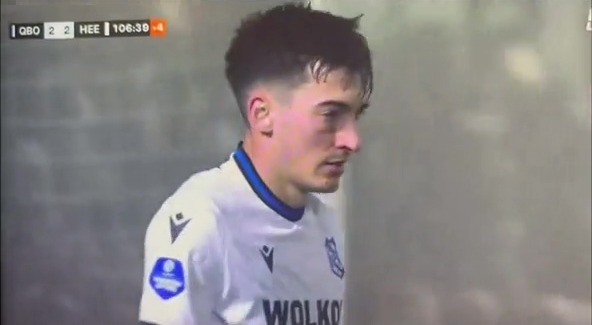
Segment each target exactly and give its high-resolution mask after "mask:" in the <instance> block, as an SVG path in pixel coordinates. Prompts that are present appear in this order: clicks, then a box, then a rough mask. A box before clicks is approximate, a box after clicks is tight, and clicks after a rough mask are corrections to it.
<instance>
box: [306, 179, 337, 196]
mask: <svg viewBox="0 0 592 325" xmlns="http://www.w3.org/2000/svg"><path fill="white" fill-rule="evenodd" d="M338 189H339V178H337V179H326V180H324V181H323V182H322V183H321V184H319V185H317V186H315V187H314V189H313V190H311V192H315V193H322V194H330V193H335V192H337V190H338Z"/></svg>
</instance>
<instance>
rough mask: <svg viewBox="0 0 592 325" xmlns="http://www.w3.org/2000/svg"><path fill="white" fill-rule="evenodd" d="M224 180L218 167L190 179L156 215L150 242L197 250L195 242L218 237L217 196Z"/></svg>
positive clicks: (150, 226)
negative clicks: (189, 247) (194, 247)
mask: <svg viewBox="0 0 592 325" xmlns="http://www.w3.org/2000/svg"><path fill="white" fill-rule="evenodd" d="M223 178H224V175H223V173H222V170H221V169H220V168H218V167H216V168H212V169H208V170H205V171H200V172H196V173H194V174H193V175H191V176H190V177H188V178H187V179H186V180H185V181H184V182H183V183H182V184H181V185H180V186H179V187H178V188H177V189H176V190H175V191H174V192H173V193H172V194H171V195H170V196H169V197H167V198H166V199H165V200H164V202H163V203H162V204H161V206H160V208H159V209H158V210H157V212H156V213H155V214H154V215H153V217H152V219H151V221H150V224H149V226H148V229H147V233H146V240H147V242H148V241H151V242H152V241H153V242H156V243H160V244H162V243H164V242H169V243H170V245H171V246H185V245H189V246H195V245H196V244H198V243H197V242H196V241H204V240H207V239H208V238H212V237H213V236H215V235H216V233H217V231H218V230H217V228H218V226H217V215H218V214H219V208H218V206H217V204H216V196H217V195H219V193H221V189H222V188H223V183H224V180H223Z"/></svg>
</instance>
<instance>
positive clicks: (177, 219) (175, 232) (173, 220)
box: [169, 213, 191, 244]
mask: <svg viewBox="0 0 592 325" xmlns="http://www.w3.org/2000/svg"><path fill="white" fill-rule="evenodd" d="M184 218H185V217H184V216H183V214H182V213H177V215H176V216H174V217H173V216H171V217H170V219H169V223H170V226H171V244H172V243H174V242H175V240H177V237H179V235H180V234H181V231H183V229H185V226H187V224H188V223H189V221H191V219H186V220H183V219H184Z"/></svg>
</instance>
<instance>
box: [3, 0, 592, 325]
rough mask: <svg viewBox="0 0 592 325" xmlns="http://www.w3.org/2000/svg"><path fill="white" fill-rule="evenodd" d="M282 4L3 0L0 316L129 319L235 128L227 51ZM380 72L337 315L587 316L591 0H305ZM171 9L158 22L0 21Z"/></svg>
mask: <svg viewBox="0 0 592 325" xmlns="http://www.w3.org/2000/svg"><path fill="white" fill-rule="evenodd" d="M282 2H284V1H263V0H250V1H238V0H225V1H205V0H204V1H197V0H196V1H190V0H183V1H182V0H166V1H165V0H160V1H155V0H151V1H141V2H140V1H121V2H118V1H115V2H114V1H110V2H99V1H85V0H77V1H75V0H60V1H51V2H50V1H42V0H12V1H10V0H2V2H1V9H2V10H1V12H2V13H1V18H2V24H1V26H2V30H3V31H2V33H1V127H2V128H1V135H2V137H1V164H2V165H1V176H2V181H1V186H2V187H1V189H2V194H1V203H2V208H1V221H2V227H1V240H2V245H1V247H2V268H1V269H2V298H3V299H2V310H3V313H2V314H3V321H4V322H3V324H4V323H6V324H16V325H33V324H39V323H40V322H42V323H43V324H59V325H70V324H86V325H104V324H117V325H118V324H135V323H136V319H137V308H138V303H139V297H140V287H141V282H142V278H141V277H142V246H143V237H144V232H145V229H146V226H147V225H148V222H149V220H150V218H151V217H152V215H153V213H154V212H155V211H156V209H157V208H158V207H159V206H160V204H161V203H162V201H163V200H164V198H165V197H167V196H168V195H170V194H171V193H172V192H173V191H174V190H175V189H176V188H177V187H178V186H179V185H180V184H181V182H183V181H184V180H185V179H186V178H187V177H189V175H191V174H192V173H194V172H196V171H199V170H202V169H205V168H209V167H211V166H212V165H215V164H219V163H220V162H221V161H223V160H225V159H227V157H228V155H229V153H230V152H231V151H232V150H234V148H235V146H236V144H237V142H238V140H239V139H240V137H241V136H242V132H243V126H242V121H241V119H240V116H239V114H238V110H237V108H236V105H235V102H234V99H233V98H232V96H231V94H230V91H229V89H228V87H227V85H226V81H225V80H224V75H223V69H224V62H223V55H224V52H225V50H226V48H227V46H228V43H229V41H230V37H231V35H232V32H233V30H234V29H235V28H236V26H237V24H238V23H239V21H240V19H241V18H242V17H243V16H244V15H246V14H247V13H250V12H252V11H255V10H260V9H264V8H268V7H270V6H272V5H275V4H279V3H282ZM312 3H313V6H314V7H317V8H320V9H324V10H330V11H333V12H334V13H337V14H341V15H347V16H355V15H358V14H360V13H363V14H364V17H363V18H362V30H363V32H364V33H365V34H366V35H367V37H368V39H369V42H370V45H371V47H372V50H373V53H374V58H375V61H374V64H375V75H376V77H375V84H376V89H375V93H374V95H373V98H372V107H371V109H370V110H369V112H368V114H367V115H366V116H365V119H364V120H363V122H362V135H363V139H364V149H363V151H362V154H361V155H360V156H358V157H357V158H356V159H355V161H354V164H353V165H352V166H351V168H350V170H349V173H348V174H347V175H346V179H345V182H344V186H343V190H342V191H341V192H340V193H337V195H333V196H330V197H328V198H327V199H328V200H329V201H330V202H331V203H332V204H335V205H336V206H337V207H338V208H339V209H341V210H342V211H343V213H344V216H345V219H344V227H345V230H346V234H347V239H348V247H347V252H346V253H347V255H348V258H347V260H348V265H347V268H348V272H349V283H348V289H347V299H346V306H347V313H346V321H347V324H348V325H354V324H375V325H410V324H417V325H423V324H430V325H479V324H484V325H485V324H499V325H502V324H503V325H518V324H521V325H525V324H533V325H534V324H537V325H539V324H541V325H544V324H558V325H561V324H573V325H584V324H590V318H591V316H590V307H591V302H590V300H591V280H590V275H591V266H590V265H591V199H590V197H591V194H592V193H591V109H590V106H591V92H592V91H591V76H590V71H591V63H590V57H591V50H590V46H591V34H590V32H587V31H586V30H585V25H586V20H587V16H588V9H589V7H590V2H589V1H588V0H566V1H549V0H523V1H509V0H508V1H494V0H441V1H434V0H430V1H428V0H417V1H402V0H399V1H389V0H367V1H364V2H361V1H354V0H319V1H312ZM152 17H161V18H166V19H167V20H168V22H169V33H168V37H166V38H164V39H147V38H119V39H76V40H65V41H48V40H9V39H8V24H9V23H13V22H14V23H19V22H41V21H60V20H67V21H96V20H115V19H144V18H152Z"/></svg>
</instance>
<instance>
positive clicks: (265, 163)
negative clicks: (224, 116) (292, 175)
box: [243, 135, 306, 208]
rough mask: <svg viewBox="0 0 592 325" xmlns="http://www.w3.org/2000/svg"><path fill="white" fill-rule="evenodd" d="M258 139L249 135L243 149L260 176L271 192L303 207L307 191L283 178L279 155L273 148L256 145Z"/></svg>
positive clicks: (293, 205)
mask: <svg viewBox="0 0 592 325" xmlns="http://www.w3.org/2000/svg"><path fill="white" fill-rule="evenodd" d="M256 141H257V140H255V139H253V138H252V137H251V136H249V135H247V136H246V137H245V139H244V141H243V149H244V150H245V152H246V153H247V155H248V156H249V158H250V159H251V161H252V162H253V166H254V167H255V170H256V171H257V173H258V174H259V177H261V179H262V180H263V182H264V183H265V185H266V186H267V187H268V188H269V189H270V190H271V192H272V193H273V194H274V195H275V196H276V197H277V198H279V199H280V200H282V201H283V202H284V203H285V204H287V205H288V206H290V207H292V208H301V207H303V206H304V205H305V201H306V193H303V192H302V191H300V190H299V189H298V188H296V187H295V186H294V185H292V184H291V183H290V182H289V180H287V179H285V178H282V177H281V175H280V174H279V173H278V172H277V166H278V165H279V163H278V162H277V159H276V157H277V155H276V154H275V152H273V149H272V148H269V147H264V146H260V145H256V143H255V142H256Z"/></svg>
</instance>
